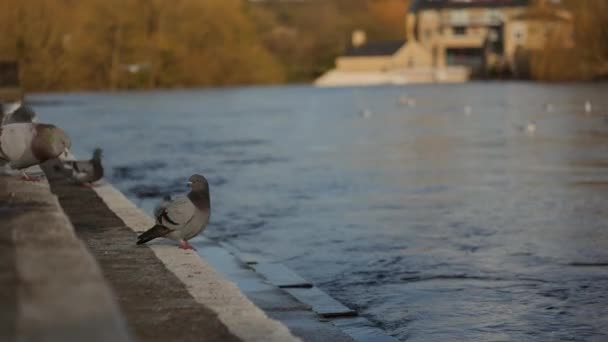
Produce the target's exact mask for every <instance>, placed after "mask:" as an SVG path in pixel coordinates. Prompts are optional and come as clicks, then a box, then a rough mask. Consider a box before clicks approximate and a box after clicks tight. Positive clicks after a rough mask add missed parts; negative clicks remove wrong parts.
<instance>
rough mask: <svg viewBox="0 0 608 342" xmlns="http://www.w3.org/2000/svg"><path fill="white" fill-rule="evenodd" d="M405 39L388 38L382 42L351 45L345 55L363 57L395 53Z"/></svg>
mask: <svg viewBox="0 0 608 342" xmlns="http://www.w3.org/2000/svg"><path fill="white" fill-rule="evenodd" d="M404 44H405V40H403V39H401V40H387V41H381V42H371V43H366V44H363V45H361V46H351V47H349V48H348V49H347V50H346V52H345V53H344V56H347V57H363V56H390V55H393V54H395V52H397V51H398V50H399V49H400V48H401V47H402V46H403V45H404Z"/></svg>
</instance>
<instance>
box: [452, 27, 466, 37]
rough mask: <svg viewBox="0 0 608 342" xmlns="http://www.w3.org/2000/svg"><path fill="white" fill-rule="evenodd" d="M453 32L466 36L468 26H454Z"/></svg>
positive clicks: (456, 34)
mask: <svg viewBox="0 0 608 342" xmlns="http://www.w3.org/2000/svg"><path fill="white" fill-rule="evenodd" d="M452 33H453V34H454V35H455V36H465V35H466V34H467V28H466V27H465V26H454V27H452Z"/></svg>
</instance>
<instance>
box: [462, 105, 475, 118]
mask: <svg viewBox="0 0 608 342" xmlns="http://www.w3.org/2000/svg"><path fill="white" fill-rule="evenodd" d="M471 113H473V108H471V106H465V107H464V115H466V116H470V115H471Z"/></svg>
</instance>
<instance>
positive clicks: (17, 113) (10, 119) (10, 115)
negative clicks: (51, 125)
mask: <svg viewBox="0 0 608 342" xmlns="http://www.w3.org/2000/svg"><path fill="white" fill-rule="evenodd" d="M37 121H38V117H37V116H36V112H34V110H33V109H32V108H31V107H29V106H26V105H20V106H19V107H17V108H16V109H14V110H12V111H8V112H6V113H4V116H3V117H2V125H8V124H12V123H25V122H37Z"/></svg>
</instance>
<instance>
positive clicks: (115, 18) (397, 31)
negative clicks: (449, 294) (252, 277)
mask: <svg viewBox="0 0 608 342" xmlns="http://www.w3.org/2000/svg"><path fill="white" fill-rule="evenodd" d="M444 3H445V4H444ZM450 3H455V4H456V5H457V6H461V7H462V6H463V5H462V4H463V2H458V1H436V0H434V1H413V0H410V1H408V0H257V1H254V0H250V1H245V0H221V1H220V0H206V1H201V0H175V1H165V0H82V1H75V0H56V1H48V0H29V1H18V0H4V1H2V3H1V4H0V37H2V38H1V39H0V61H2V60H14V61H17V62H19V65H20V67H21V68H20V70H19V75H20V78H21V82H22V85H23V87H24V88H25V89H26V90H28V91H48V90H82V89H86V90H100V89H150V88H173V87H199V86H228V85H245V84H278V83H286V82H300V83H301V82H304V83H306V82H312V81H313V80H315V79H316V78H318V77H319V76H321V75H322V74H323V73H325V72H327V71H328V70H330V69H332V68H333V67H334V64H335V59H336V58H337V57H338V56H340V55H343V54H345V53H346V52H348V50H349V49H350V48H351V47H352V45H353V41H352V34H353V32H354V31H357V30H359V31H361V32H364V33H365V39H366V40H367V41H368V42H387V41H398V40H405V39H406V37H407V36H408V30H407V28H408V27H409V28H410V30H409V31H410V32H409V33H411V34H412V37H410V38H417V40H418V42H420V43H422V45H424V46H425V47H428V48H429V49H431V48H432V47H430V46H429V45H428V44H425V43H424V41H425V40H429V37H428V35H429V33H428V32H423V29H426V28H427V27H431V28H433V27H432V25H433V21H434V19H433V18H432V15H427V14H428V13H423V12H425V10H426V9H428V8H433V7H434V6H437V4H440V5H439V6H440V7H441V6H443V7H444V8H445V9H446V11H447V10H450V11H452V10H453V8H452V9H450V7H451V6H452V5H450ZM467 3H468V5H467ZM473 3H475V2H474V1H473ZM470 4H471V2H465V3H464V7H465V8H466V7H467V6H469V5H470ZM476 6H477V7H479V6H481V7H482V8H483V10H484V11H485V10H494V11H493V12H492V13H489V14H488V16H495V17H497V18H498V21H499V22H498V23H499V24H500V25H496V26H501V27H502V26H506V25H507V24H508V23H509V21H510V20H511V19H514V16H520V18H519V19H520V21H521V19H522V18H521V15H522V14H523V13H520V12H523V11H528V12H530V16H529V17H528V18H527V19H526V20H528V23H530V22H531V20H532V19H531V18H532V17H534V18H535V19H537V20H542V24H544V25H550V24H551V23H552V22H554V21H556V20H561V21H567V23H569V24H572V23H574V25H573V28H572V32H568V33H567V35H568V36H567V37H566V38H564V37H563V36H559V35H557V36H556V39H550V38H551V37H548V38H547V39H544V41H543V43H544V45H546V46H544V48H543V49H539V48H538V46H536V48H535V49H533V50H536V51H535V52H534V53H533V56H529V57H530V58H529V61H526V63H530V65H531V70H530V72H529V73H527V74H526V75H524V76H525V77H527V78H532V79H536V80H590V79H595V78H599V77H604V76H606V75H608V66H607V64H606V63H607V62H606V61H607V58H608V33H607V31H606V30H607V29H606V22H608V3H606V1H602V0H585V1H579V0H561V1H552V0H547V1H539V0H530V1H517V0H515V1H514V0H506V1H505V0H498V1H485V2H481V5H479V4H477V5H476ZM498 6H507V7H506V8H505V7H498ZM509 7H515V9H514V10H513V9H510V8H509ZM539 7H545V8H551V10H552V11H553V14H550V12H551V11H545V12H549V13H542V11H539V10H538V8H539ZM496 9H498V10H496ZM446 11H443V12H446ZM426 12H430V11H426ZM443 12H442V13H441V15H442V18H443V17H445V16H446V15H450V16H451V18H448V19H446V18H443V19H444V20H443V21H442V27H441V28H440V30H439V28H438V30H436V31H437V32H436V33H435V34H437V35H444V36H445V35H449V34H451V33H450V32H448V31H450V30H449V29H450V28H453V27H459V28H460V30H462V29H463V28H467V26H471V27H477V28H479V27H481V28H482V29H483V26H484V25H485V26H489V25H491V23H490V22H488V21H487V20H486V23H484V20H485V19H483V18H481V19H479V20H478V19H476V17H475V15H476V14H474V13H473V14H470V15H469V16H467V13H464V15H463V14H462V13H460V14H459V13H455V14H454V13H443ZM459 12H463V11H459ZM501 12H504V13H501ZM539 12H541V13H539ZM564 13H565V14H564ZM410 14H418V15H417V16H416V15H410ZM459 15H460V17H459ZM559 16H561V17H562V18H557V17H559ZM539 18H540V19H539ZM556 18H557V19H556ZM488 20H490V19H488ZM524 21H525V20H524ZM537 23H538V21H537ZM444 24H445V25H444ZM492 25H493V24H492ZM474 30H475V29H474V28H473V29H472V31H474ZM531 31H533V29H532V30H531ZM455 32H456V34H458V33H459V32H460V33H462V32H461V31H459V29H456V31H455ZM430 34H431V35H432V34H433V33H432V32H431V33H430ZM476 34H477V35H484V36H485V35H487V32H486V31H483V32H481V33H480V32H476ZM484 38H485V37H484ZM498 38H500V39H502V35H501V37H498ZM564 39H566V40H568V41H572V42H573V43H574V45H573V46H572V47H571V48H568V49H565V48H563V45H564V44H563V43H564ZM408 41H411V39H408ZM484 44H485V43H484ZM476 45H477V46H476ZM523 45H524V47H525V46H526V44H523ZM536 45H538V44H536ZM455 47H460V48H465V49H469V50H471V49H474V48H481V47H482V46H479V43H472V45H471V44H469V45H466V44H465V45H462V44H460V45H455ZM447 48H449V46H448V47H447ZM484 49H485V47H484ZM429 51H430V50H429ZM435 53H436V52H435ZM473 53H475V52H473ZM464 54H465V55H466V54H467V51H464ZM435 58H437V57H435ZM435 64H437V63H435ZM494 76H495V75H494Z"/></svg>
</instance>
